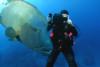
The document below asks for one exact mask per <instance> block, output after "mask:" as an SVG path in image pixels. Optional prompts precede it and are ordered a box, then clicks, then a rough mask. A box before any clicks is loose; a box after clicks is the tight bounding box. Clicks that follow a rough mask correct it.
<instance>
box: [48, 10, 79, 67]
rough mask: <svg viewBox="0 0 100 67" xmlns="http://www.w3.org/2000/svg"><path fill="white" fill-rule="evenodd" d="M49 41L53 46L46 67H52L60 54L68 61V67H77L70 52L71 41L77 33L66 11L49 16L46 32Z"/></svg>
mask: <svg viewBox="0 0 100 67" xmlns="http://www.w3.org/2000/svg"><path fill="white" fill-rule="evenodd" d="M50 30H51V32H50V39H51V42H52V44H53V50H52V52H51V54H50V56H49V57H48V62H47V65H46V67H53V66H54V63H55V61H56V59H57V56H58V55H59V53H60V52H62V53H63V54H64V56H65V59H66V60H67V61H68V65H69V67H77V64H76V62H75V57H74V53H73V50H72V46H73V43H74V42H73V41H74V40H75V39H76V37H77V36H78V31H77V30H76V28H75V27H74V25H73V24H72V21H71V20H70V19H69V13H68V11H67V10H62V11H61V12H60V13H56V14H54V15H53V16H52V14H51V13H50V14H49V22H48V26H47V31H50Z"/></svg>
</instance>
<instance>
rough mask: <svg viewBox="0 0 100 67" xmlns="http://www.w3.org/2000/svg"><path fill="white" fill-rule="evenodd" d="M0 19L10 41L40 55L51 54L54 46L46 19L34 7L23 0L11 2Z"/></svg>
mask: <svg viewBox="0 0 100 67" xmlns="http://www.w3.org/2000/svg"><path fill="white" fill-rule="evenodd" d="M0 19H1V22H0V24H2V25H3V26H4V27H5V28H6V31H5V34H6V36H8V37H9V38H10V39H12V40H18V41H20V42H22V43H23V44H24V45H26V46H27V47H29V48H31V49H32V50H36V51H39V52H40V53H43V54H49V53H50V51H51V49H52V46H51V42H50V39H49V37H48V33H47V31H46V26H47V20H46V17H45V16H44V15H43V14H42V13H41V12H40V11H39V10H38V9H37V8H36V7H35V6H34V5H31V4H30V3H28V2H25V1H23V0H13V1H12V0H9V3H7V6H6V7H5V8H4V9H3V10H2V11H1V15H0Z"/></svg>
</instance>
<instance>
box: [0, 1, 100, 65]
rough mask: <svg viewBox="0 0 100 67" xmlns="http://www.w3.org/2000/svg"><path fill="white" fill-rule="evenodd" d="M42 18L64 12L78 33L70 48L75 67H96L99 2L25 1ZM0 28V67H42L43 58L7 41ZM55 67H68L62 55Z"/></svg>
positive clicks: (99, 48)
mask: <svg viewBox="0 0 100 67" xmlns="http://www.w3.org/2000/svg"><path fill="white" fill-rule="evenodd" d="M26 1H27V2H30V3H31V4H33V5H35V6H36V7H37V8H38V9H39V10H40V11H41V12H42V13H43V14H44V15H45V16H48V13H50V12H51V13H56V12H59V11H60V10H62V9H67V10H68V11H69V13H70V18H71V19H72V21H73V23H74V24H75V25H76V26H77V28H78V30H79V37H78V38H77V40H76V44H75V45H74V46H73V50H74V53H75V57H76V61H77V64H78V66H79V67H100V52H99V51H100V35H99V34H100V28H99V27H100V13H99V12H100V7H99V6H100V4H99V3H100V0H76V1H73V0H26ZM4 33H5V28H4V27H3V26H2V25H0V67H45V65H46V62H47V56H44V55H41V54H39V53H37V52H34V51H32V50H31V49H29V48H27V47H26V46H24V45H23V44H21V43H20V42H17V41H9V40H8V38H7V37H6V36H5V34H4ZM55 67H68V64H67V62H66V60H65V58H64V56H63V55H62V54H60V55H59V57H58V59H57V62H56V63H55Z"/></svg>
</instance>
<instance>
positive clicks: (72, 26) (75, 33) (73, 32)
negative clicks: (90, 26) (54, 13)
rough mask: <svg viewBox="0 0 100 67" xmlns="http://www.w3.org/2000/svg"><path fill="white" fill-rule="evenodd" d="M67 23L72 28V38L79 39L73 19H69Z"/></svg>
mask: <svg viewBox="0 0 100 67" xmlns="http://www.w3.org/2000/svg"><path fill="white" fill-rule="evenodd" d="M67 23H68V26H69V28H70V31H71V32H72V36H74V37H77V36H78V31H77V29H76V28H75V26H74V25H73V23H72V21H71V19H68V21H67Z"/></svg>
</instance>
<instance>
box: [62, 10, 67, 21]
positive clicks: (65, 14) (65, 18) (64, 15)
mask: <svg viewBox="0 0 100 67" xmlns="http://www.w3.org/2000/svg"><path fill="white" fill-rule="evenodd" d="M61 15H62V17H63V19H64V20H68V16H69V13H68V11H67V10H61Z"/></svg>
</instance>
